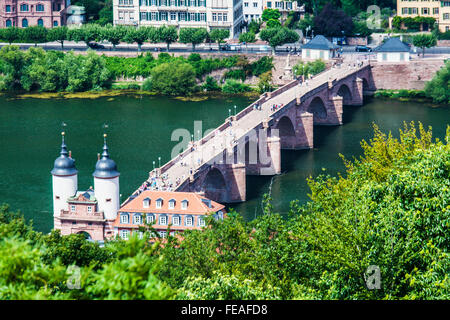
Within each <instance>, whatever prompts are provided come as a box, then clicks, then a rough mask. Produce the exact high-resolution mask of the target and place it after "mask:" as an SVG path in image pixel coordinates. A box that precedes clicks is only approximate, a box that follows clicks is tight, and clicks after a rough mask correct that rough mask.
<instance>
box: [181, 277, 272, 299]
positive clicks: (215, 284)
mask: <svg viewBox="0 0 450 320" xmlns="http://www.w3.org/2000/svg"><path fill="white" fill-rule="evenodd" d="M279 290H280V289H279V288H274V287H272V286H270V285H269V286H268V287H264V286H261V285H260V284H259V283H258V282H256V281H254V280H249V279H245V278H243V279H240V278H238V277H236V276H235V275H222V274H220V273H218V272H214V274H213V276H212V277H211V278H202V277H189V278H187V279H186V281H185V283H184V285H183V287H182V289H181V290H180V292H179V293H178V296H177V299H181V300H276V299H280V296H279Z"/></svg>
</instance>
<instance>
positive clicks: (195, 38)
mask: <svg viewBox="0 0 450 320" xmlns="http://www.w3.org/2000/svg"><path fill="white" fill-rule="evenodd" d="M207 35H208V32H207V31H206V29H205V28H180V32H179V40H180V42H181V43H192V49H193V50H195V46H196V45H197V44H200V43H202V42H204V41H205V39H206V36H207Z"/></svg>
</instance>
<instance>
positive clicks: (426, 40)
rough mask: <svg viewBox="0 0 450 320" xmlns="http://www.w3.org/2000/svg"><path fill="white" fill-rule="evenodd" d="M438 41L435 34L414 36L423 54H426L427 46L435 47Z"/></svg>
mask: <svg viewBox="0 0 450 320" xmlns="http://www.w3.org/2000/svg"><path fill="white" fill-rule="evenodd" d="M436 43H437V39H436V37H435V36H434V35H429V34H418V35H415V36H414V37H413V44H414V45H415V46H416V47H419V48H422V53H423V56H425V48H431V47H434V46H435V45H436Z"/></svg>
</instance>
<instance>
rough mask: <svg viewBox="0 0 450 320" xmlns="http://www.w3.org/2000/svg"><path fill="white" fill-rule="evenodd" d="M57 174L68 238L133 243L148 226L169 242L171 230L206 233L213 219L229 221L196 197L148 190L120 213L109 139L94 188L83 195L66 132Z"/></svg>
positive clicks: (56, 214)
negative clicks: (135, 235)
mask: <svg viewBox="0 0 450 320" xmlns="http://www.w3.org/2000/svg"><path fill="white" fill-rule="evenodd" d="M51 174H52V188H53V195H52V197H53V218H54V229H58V230H61V234H62V235H69V234H73V233H75V234H76V233H78V234H83V235H84V236H85V237H86V238H87V239H91V240H94V241H104V240H105V239H108V238H114V237H116V236H120V237H121V238H122V239H128V238H129V237H130V236H131V234H132V233H133V232H141V230H140V227H143V226H144V222H147V223H149V224H153V228H154V229H155V230H156V231H157V232H158V233H159V235H160V236H161V237H163V238H164V237H166V233H167V227H168V225H169V224H171V230H172V231H171V232H172V233H173V234H175V233H179V232H183V231H184V230H190V229H201V228H202V227H204V226H205V217H206V215H207V214H213V215H214V217H215V218H216V219H223V217H224V215H225V206H223V205H221V204H219V203H217V202H214V201H211V200H209V199H207V198H205V197H204V196H201V195H199V194H196V193H192V192H165V191H149V190H143V191H142V192H141V193H140V194H139V195H138V196H135V197H130V198H129V199H128V200H127V201H126V202H125V203H124V204H122V207H120V193H119V192H120V185H119V176H120V173H119V171H118V170H117V165H116V163H115V162H114V160H112V159H111V158H110V155H109V148H108V146H107V144H106V134H105V135H104V145H103V152H102V154H101V155H100V154H99V155H98V160H97V163H96V165H95V171H94V172H93V173H92V176H93V178H94V188H93V187H92V186H91V187H89V188H88V189H87V190H83V191H80V190H78V170H77V168H76V166H75V160H74V159H73V158H72V152H71V151H68V149H67V145H66V143H65V134H64V132H63V133H62V144H61V151H60V156H59V157H58V158H57V159H56V160H55V162H54V166H53V169H52V171H51ZM144 219H145V220H144Z"/></svg>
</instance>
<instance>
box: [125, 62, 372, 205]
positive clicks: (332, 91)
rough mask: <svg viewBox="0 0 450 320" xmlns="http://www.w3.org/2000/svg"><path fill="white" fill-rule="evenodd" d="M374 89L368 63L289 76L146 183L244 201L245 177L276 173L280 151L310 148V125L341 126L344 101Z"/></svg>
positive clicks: (358, 101)
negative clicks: (306, 76) (300, 76)
mask: <svg viewBox="0 0 450 320" xmlns="http://www.w3.org/2000/svg"><path fill="white" fill-rule="evenodd" d="M374 90H375V85H374V81H373V77H372V72H371V66H370V65H368V64H367V63H365V64H363V65H362V66H360V67H344V66H341V67H334V68H331V69H329V70H327V71H324V72H322V73H320V74H318V75H316V76H315V77H313V78H312V79H310V80H307V81H306V82H304V83H303V84H300V83H299V82H298V81H297V80H293V81H291V82H289V83H287V84H286V85H284V86H283V87H281V88H279V89H277V90H275V91H273V92H269V93H265V94H263V95H262V96H261V97H260V98H259V99H258V100H257V101H255V102H254V103H252V104H251V105H250V106H248V107H247V108H245V109H244V110H242V111H241V112H240V113H238V114H237V115H235V116H232V117H229V118H227V119H226V121H225V122H224V123H223V124H222V125H220V126H219V127H218V128H216V129H215V130H214V131H212V132H211V133H209V134H208V135H206V136H205V137H204V138H202V139H201V140H199V141H195V142H194V143H191V144H190V145H189V147H188V148H187V149H186V150H185V151H184V152H182V153H180V154H179V155H178V156H177V157H175V158H173V159H172V160H170V161H169V162H168V163H166V164H165V165H164V166H162V167H161V168H157V169H155V170H154V171H152V172H150V178H149V180H148V184H150V183H152V181H157V182H158V183H157V185H158V189H159V190H165V189H167V188H169V187H170V185H172V187H171V190H173V191H189V192H199V193H202V194H204V195H205V196H206V197H208V198H210V199H212V200H215V201H218V202H222V203H233V202H242V201H245V200H246V175H276V174H279V173H281V149H294V150H297V149H309V148H312V147H313V142H314V140H313V126H314V125H341V124H342V114H343V107H344V105H348V106H359V105H362V104H363V96H364V93H365V92H369V91H374ZM273 105H278V106H281V107H279V108H277V109H274V108H273V107H272V106H273ZM149 188H150V189H152V188H154V187H152V186H150V187H149ZM139 192H140V190H136V191H135V193H133V195H132V196H131V197H130V198H128V199H132V198H133V197H135V196H136V195H137V194H139ZM128 199H127V201H128ZM127 201H125V202H127Z"/></svg>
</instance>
